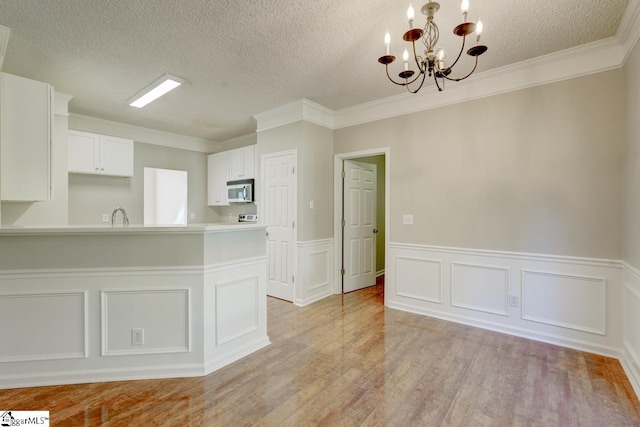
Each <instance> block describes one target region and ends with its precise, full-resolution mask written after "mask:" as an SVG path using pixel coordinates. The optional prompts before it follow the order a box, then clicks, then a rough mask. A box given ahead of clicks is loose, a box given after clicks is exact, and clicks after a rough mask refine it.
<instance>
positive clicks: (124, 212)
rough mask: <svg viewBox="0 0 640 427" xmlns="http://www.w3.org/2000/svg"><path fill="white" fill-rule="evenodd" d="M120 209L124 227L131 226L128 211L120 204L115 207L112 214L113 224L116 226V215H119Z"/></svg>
mask: <svg viewBox="0 0 640 427" xmlns="http://www.w3.org/2000/svg"><path fill="white" fill-rule="evenodd" d="M118 211H120V212H122V225H123V226H124V227H127V226H129V218H127V211H125V210H124V208H121V207H120V206H118V207H117V208H115V209H114V210H113V213H112V214H111V226H112V227H115V225H116V216H117V215H118Z"/></svg>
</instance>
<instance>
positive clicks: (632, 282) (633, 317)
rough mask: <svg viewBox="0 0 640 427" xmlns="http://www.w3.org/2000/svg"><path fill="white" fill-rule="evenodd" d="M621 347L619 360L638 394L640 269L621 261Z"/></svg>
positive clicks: (639, 381)
mask: <svg viewBox="0 0 640 427" xmlns="http://www.w3.org/2000/svg"><path fill="white" fill-rule="evenodd" d="M623 269H624V271H623V283H624V291H623V292H624V294H623V301H624V306H623V310H622V313H623V317H624V320H623V324H624V332H623V349H622V357H621V358H620V362H621V363H622V367H623V368H624V370H625V372H626V373H627V376H628V377H629V380H630V381H631V384H632V385H633V388H634V390H635V391H636V395H638V396H640V270H638V269H637V268H635V267H633V266H631V265H629V264H627V263H626V262H625V263H623Z"/></svg>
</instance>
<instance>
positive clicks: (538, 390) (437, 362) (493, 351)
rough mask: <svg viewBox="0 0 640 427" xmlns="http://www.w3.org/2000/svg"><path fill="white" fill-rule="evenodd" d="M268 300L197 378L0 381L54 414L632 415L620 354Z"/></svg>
mask: <svg viewBox="0 0 640 427" xmlns="http://www.w3.org/2000/svg"><path fill="white" fill-rule="evenodd" d="M382 292H383V287H382V285H377V286H374V287H372V288H368V289H365V290H362V291H358V292H353V293H351V294H347V295H342V296H339V295H336V296H332V297H329V298H327V299H325V300H322V301H320V302H317V303H315V304H312V305H311V306H308V307H303V308H300V307H295V306H293V305H292V304H290V303H287V302H283V301H280V300H277V299H271V298H270V299H269V302H268V324H269V336H270V338H271V341H272V345H270V346H268V347H267V348H264V349H262V350H260V351H258V352H256V353H254V354H252V355H250V356H248V357H247V358H245V359H243V360H241V361H238V362H236V363H234V364H232V365H229V366H227V367H225V368H223V369H221V370H219V371H217V372H214V373H213V374H211V375H209V376H207V377H202V378H184V379H169V380H152V381H130V382H110V383H98V384H84V385H71V386H55V387H36V388H28V389H14V390H1V391H0V410H8V409H13V410H49V411H50V416H51V423H52V424H51V425H52V426H141V425H144V426H189V425H190V426H311V425H323V426H467V425H473V426H638V425H640V402H639V401H638V399H637V398H636V396H635V394H634V392H633V390H632V388H631V385H630V384H629V382H628V380H627V378H626V377H625V375H624V372H623V370H622V368H621V366H620V364H619V363H618V361H617V360H614V359H610V358H606V357H602V356H597V355H593V354H589V353H584V352H580V351H575V350H570V349H566V348H562V347H557V346H553V345H548V344H543V343H539V342H535V341H529V340H526V339H523V338H517V337H512V336H509V335H504V334H500V333H495V332H490V331H485V330H481V329H477V328H473V327H468V326H464V325H458V324H455V323H450V322H446V321H442V320H438V319H432V318H429V317H424V316H419V315H414V314H410V313H404V312H401V311H397V310H392V309H388V308H387V309H385V308H384V307H383V305H382V301H383V298H382Z"/></svg>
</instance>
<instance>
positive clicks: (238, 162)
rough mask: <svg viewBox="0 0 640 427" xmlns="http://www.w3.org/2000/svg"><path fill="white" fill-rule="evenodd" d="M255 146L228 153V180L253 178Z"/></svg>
mask: <svg viewBox="0 0 640 427" xmlns="http://www.w3.org/2000/svg"><path fill="white" fill-rule="evenodd" d="M255 156H256V150H255V145H249V146H246V147H242V148H237V149H235V150H231V151H229V180H230V181H233V180H236V179H251V178H255V174H256V173H255V167H256V160H255Z"/></svg>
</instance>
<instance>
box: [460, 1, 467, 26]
mask: <svg viewBox="0 0 640 427" xmlns="http://www.w3.org/2000/svg"><path fill="white" fill-rule="evenodd" d="M460 10H461V11H462V19H463V21H464V22H467V13H469V0H462V4H461V5H460Z"/></svg>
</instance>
